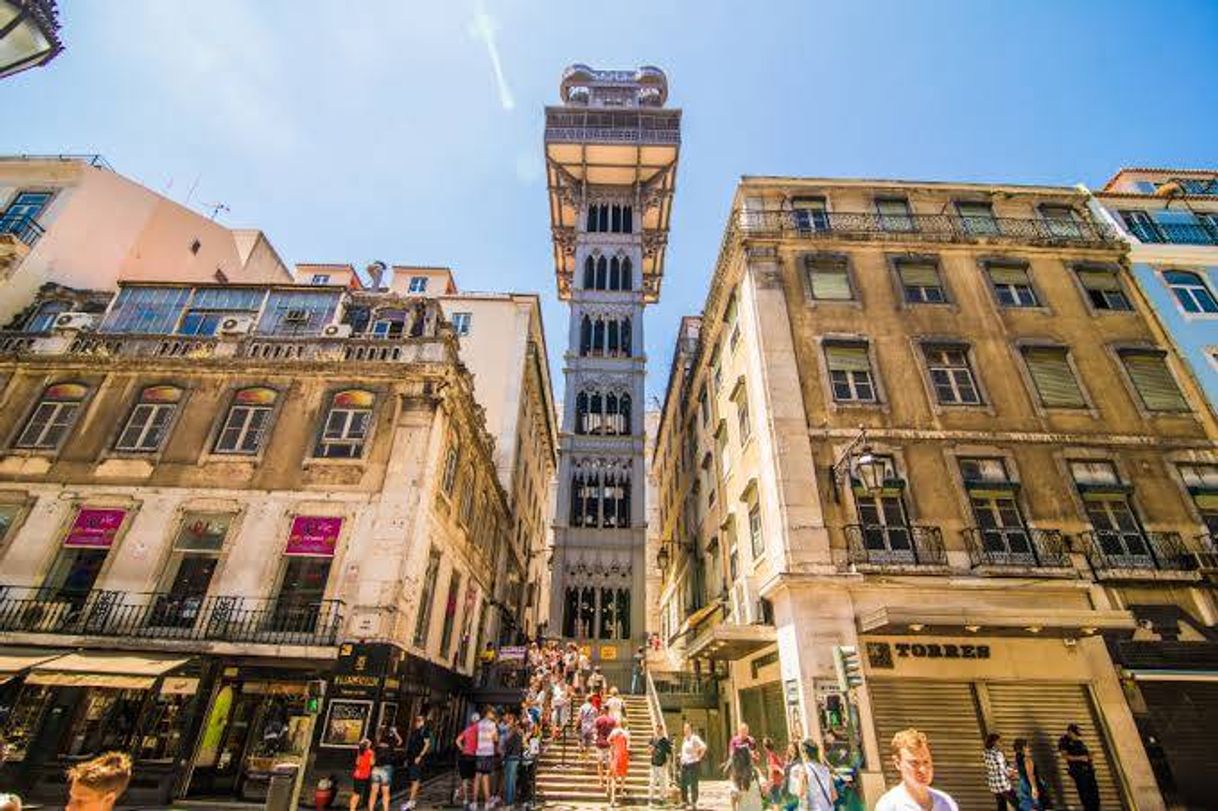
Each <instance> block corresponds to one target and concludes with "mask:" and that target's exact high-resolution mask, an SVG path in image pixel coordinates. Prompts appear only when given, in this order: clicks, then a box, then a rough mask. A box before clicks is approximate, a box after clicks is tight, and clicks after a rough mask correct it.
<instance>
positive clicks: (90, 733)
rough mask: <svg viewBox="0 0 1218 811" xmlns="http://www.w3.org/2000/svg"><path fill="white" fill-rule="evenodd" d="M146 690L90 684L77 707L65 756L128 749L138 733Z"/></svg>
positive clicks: (66, 738)
mask: <svg viewBox="0 0 1218 811" xmlns="http://www.w3.org/2000/svg"><path fill="white" fill-rule="evenodd" d="M146 694H147V691H145V690H113V689H110V688H105V687H90V688H89V689H88V690H86V691H85V696H84V698H83V699H82V700H81V702H80V704H79V705H78V706H77V710H76V716H75V717H74V718H73V719H72V723H71V725H70V726H69V728H68V732H67V735H66V736H65V738H64V740H63V742H62V745H61V747H60V751H61V752H62V753H63V754H65V755H70V756H79V755H93V754H98V753H100V752H109V751H111V750H115V749H117V750H124V751H125V750H126V749H127V748H128V745H129V743H130V741H131V737H132V736H133V735H134V734H135V730H136V722H137V721H138V720H139V717H140V708H141V707H142V706H143V704H144V698H145V696H146Z"/></svg>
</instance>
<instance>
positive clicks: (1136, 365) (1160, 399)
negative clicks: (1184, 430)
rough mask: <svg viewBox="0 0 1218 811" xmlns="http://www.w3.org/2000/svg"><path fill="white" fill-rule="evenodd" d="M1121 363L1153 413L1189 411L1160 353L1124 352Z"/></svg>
mask: <svg viewBox="0 0 1218 811" xmlns="http://www.w3.org/2000/svg"><path fill="white" fill-rule="evenodd" d="M1121 361H1122V362H1123V363H1124V364H1125V370H1126V371H1127V372H1129V377H1130V379H1131V380H1133V386H1134V388H1135V389H1137V390H1138V395H1139V396H1141V398H1142V402H1143V403H1145V404H1146V407H1147V408H1148V409H1150V410H1151V411H1187V410H1188V403H1187V402H1186V401H1185V400H1184V395H1182V394H1181V393H1180V389H1179V388H1177V387H1176V381H1175V380H1173V379H1172V376H1171V372H1170V371H1169V370H1168V368H1167V362H1166V361H1165V360H1164V358H1163V355H1161V354H1159V353H1158V352H1124V353H1122V354H1121Z"/></svg>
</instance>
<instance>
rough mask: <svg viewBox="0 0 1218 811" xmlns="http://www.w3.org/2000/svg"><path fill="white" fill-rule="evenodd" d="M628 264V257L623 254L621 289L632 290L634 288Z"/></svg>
mask: <svg viewBox="0 0 1218 811" xmlns="http://www.w3.org/2000/svg"><path fill="white" fill-rule="evenodd" d="M630 265H631V263H630V257H629V256H623V257H622V289H623V290H633V289H634V279H633V278H631V267H630Z"/></svg>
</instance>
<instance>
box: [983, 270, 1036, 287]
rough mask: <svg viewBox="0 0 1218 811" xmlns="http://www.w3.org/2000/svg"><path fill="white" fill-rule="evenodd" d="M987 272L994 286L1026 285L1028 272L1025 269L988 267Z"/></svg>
mask: <svg viewBox="0 0 1218 811" xmlns="http://www.w3.org/2000/svg"><path fill="white" fill-rule="evenodd" d="M987 270H989V272H990V278H991V279H993V280H994V284H1024V285H1026V284H1027V283H1028V271H1027V270H1026V269H1025V268H1016V267H1003V266H1002V265H990V266H989V267H988V268H987Z"/></svg>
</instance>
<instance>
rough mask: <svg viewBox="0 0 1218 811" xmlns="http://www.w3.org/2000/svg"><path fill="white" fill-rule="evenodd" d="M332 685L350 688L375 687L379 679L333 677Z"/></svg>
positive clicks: (372, 677) (368, 677)
mask: <svg viewBox="0 0 1218 811" xmlns="http://www.w3.org/2000/svg"><path fill="white" fill-rule="evenodd" d="M334 683H335V684H342V685H347V686H350V687H376V686H377V685H378V684H379V683H380V679H379V678H377V677H376V676H335V677H334Z"/></svg>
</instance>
